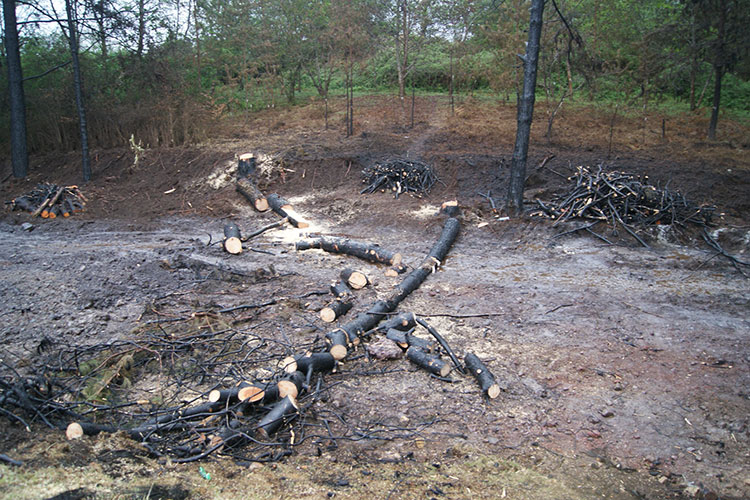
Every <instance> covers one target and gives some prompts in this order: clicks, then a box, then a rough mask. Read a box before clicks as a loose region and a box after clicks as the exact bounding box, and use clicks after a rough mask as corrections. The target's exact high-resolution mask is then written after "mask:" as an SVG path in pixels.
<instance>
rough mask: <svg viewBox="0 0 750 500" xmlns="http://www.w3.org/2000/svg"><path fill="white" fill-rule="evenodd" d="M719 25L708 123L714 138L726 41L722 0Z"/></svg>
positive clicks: (725, 13)
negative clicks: (712, 93)
mask: <svg viewBox="0 0 750 500" xmlns="http://www.w3.org/2000/svg"><path fill="white" fill-rule="evenodd" d="M719 9H720V10H719V26H718V33H717V35H716V53H715V54H714V74H715V75H716V76H715V78H714V104H713V106H712V108H711V121H710V122H709V124H708V138H709V139H710V140H712V141H713V140H715V139H716V124H717V123H718V122H719V104H720V102H721V79H722V77H723V76H724V70H725V69H726V66H725V60H724V59H725V53H724V52H725V51H724V45H725V43H726V21H727V6H726V5H725V3H724V2H719Z"/></svg>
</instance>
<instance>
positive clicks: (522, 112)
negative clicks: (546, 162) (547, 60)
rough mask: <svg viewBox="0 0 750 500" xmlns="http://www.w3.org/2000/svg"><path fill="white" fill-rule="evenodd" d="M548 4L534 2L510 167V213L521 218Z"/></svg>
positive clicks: (533, 0) (538, 1)
mask: <svg viewBox="0 0 750 500" xmlns="http://www.w3.org/2000/svg"><path fill="white" fill-rule="evenodd" d="M543 13H544V0H532V2H531V17H530V19H529V41H528V44H527V45H526V55H525V56H524V57H523V58H522V59H523V62H524V72H523V92H522V94H521V98H520V99H519V102H518V112H517V118H516V119H517V122H518V125H517V128H516V145H515V148H514V149H513V160H512V161H511V165H510V182H509V184H508V212H509V213H510V214H512V215H516V216H518V215H520V214H521V213H522V212H523V188H524V184H525V181H526V157H527V155H528V152H529V134H530V133H531V121H532V119H533V116H534V92H535V90H536V73H537V65H538V62H539V40H540V39H541V36H542V14H543Z"/></svg>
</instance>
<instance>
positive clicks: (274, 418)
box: [256, 396, 299, 441]
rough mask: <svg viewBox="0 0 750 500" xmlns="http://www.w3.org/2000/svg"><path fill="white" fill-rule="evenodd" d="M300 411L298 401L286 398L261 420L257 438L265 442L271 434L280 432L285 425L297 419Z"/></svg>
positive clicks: (289, 397) (290, 397)
mask: <svg viewBox="0 0 750 500" xmlns="http://www.w3.org/2000/svg"><path fill="white" fill-rule="evenodd" d="M298 410H299V406H297V400H296V399H295V398H293V397H292V396H286V397H285V398H284V399H282V400H281V401H279V402H278V403H276V404H275V405H274V406H273V408H271V411H269V412H268V413H267V414H266V416H265V417H263V418H262V419H261V421H260V422H259V423H258V428H257V429H256V436H257V437H258V438H259V439H261V440H263V441H265V440H268V438H269V437H270V436H271V434H273V433H275V432H276V431H277V430H279V428H280V427H281V426H282V425H283V424H285V423H287V422H290V421H291V420H292V419H293V418H294V417H296V416H297V412H298Z"/></svg>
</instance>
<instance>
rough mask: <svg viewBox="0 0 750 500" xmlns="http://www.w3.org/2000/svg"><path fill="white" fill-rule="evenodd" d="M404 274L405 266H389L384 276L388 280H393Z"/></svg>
mask: <svg viewBox="0 0 750 500" xmlns="http://www.w3.org/2000/svg"><path fill="white" fill-rule="evenodd" d="M405 272H406V266H405V265H403V264H397V265H395V266H391V267H389V268H388V269H386V270H385V275H386V276H388V277H389V278H395V277H397V276H398V275H400V274H404V273H405Z"/></svg>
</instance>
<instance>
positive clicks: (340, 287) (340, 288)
mask: <svg viewBox="0 0 750 500" xmlns="http://www.w3.org/2000/svg"><path fill="white" fill-rule="evenodd" d="M331 293H332V294H333V296H334V297H336V298H337V299H342V300H344V299H346V298H347V297H352V295H353V294H352V289H351V288H349V285H347V284H346V283H345V282H343V281H337V282H336V283H334V284H333V285H331Z"/></svg>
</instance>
